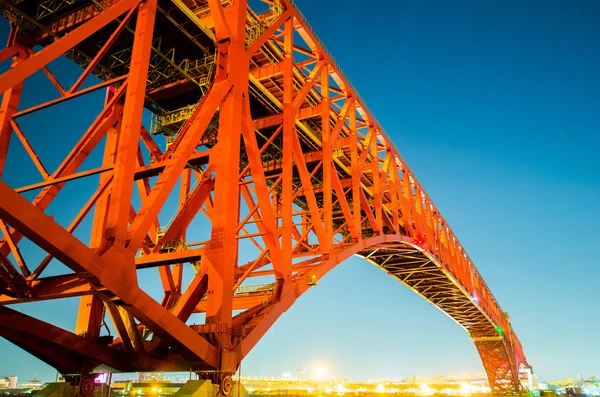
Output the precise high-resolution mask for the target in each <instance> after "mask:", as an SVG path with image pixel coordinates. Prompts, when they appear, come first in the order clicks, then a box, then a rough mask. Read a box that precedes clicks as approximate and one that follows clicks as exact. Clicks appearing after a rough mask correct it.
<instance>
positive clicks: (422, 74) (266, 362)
mask: <svg viewBox="0 0 600 397" xmlns="http://www.w3.org/2000/svg"><path fill="white" fill-rule="evenodd" d="M298 3H299V6H300V7H301V10H302V12H303V13H304V15H305V16H306V17H307V19H308V20H309V21H310V23H311V25H312V26H313V28H314V29H315V30H316V32H317V33H318V34H319V35H320V37H321V39H322V40H323V41H324V43H325V44H326V46H327V47H328V49H329V50H330V51H331V53H332V54H333V56H334V58H335V59H336V60H337V62H338V64H339V65H340V66H341V67H342V69H343V70H344V72H345V73H346V74H347V75H348V77H349V78H350V80H351V81H352V83H353V84H354V86H355V87H356V88H357V89H358V91H359V92H360V94H361V96H362V97H363V99H364V100H365V101H366V102H367V104H368V106H369V108H370V109H371V110H372V111H373V113H374V114H375V115H376V117H377V118H378V120H379V122H380V123H381V125H382V126H383V127H384V129H385V130H386V132H387V133H388V135H389V136H390V137H391V138H392V139H393V141H394V142H395V144H396V146H397V148H398V149H399V150H400V152H401V153H402V155H403V156H404V157H405V159H406V160H407V161H408V162H409V164H410V165H411V167H412V169H413V170H414V171H415V173H416V174H417V177H418V178H419V179H420V181H421V182H422V184H423V185H424V186H425V188H426V189H427V191H428V193H429V194H430V196H431V197H432V198H433V200H434V201H435V203H436V204H437V206H438V207H439V209H440V210H441V211H442V213H443V214H444V216H445V218H446V219H447V220H448V221H449V223H450V225H451V226H452V227H453V229H454V231H455V232H456V233H457V235H458V237H459V238H460V240H461V242H462V243H463V245H464V246H465V247H466V249H467V251H468V252H469V254H470V256H471V258H472V259H473V260H474V261H475V264H476V265H477V267H478V269H479V270H480V272H481V273H482V275H483V276H484V278H485V280H486V282H487V283H488V285H489V286H490V288H491V290H492V291H493V293H494V294H495V296H496V298H497V299H498V301H499V302H500V304H501V306H502V307H503V309H504V310H505V311H507V312H509V313H510V315H511V316H512V318H513V326H514V328H515V331H516V332H517V334H518V336H519V337H520V339H521V342H522V343H523V346H524V349H525V353H526V355H527V358H528V360H529V362H530V363H531V364H532V365H533V366H534V370H535V371H536V372H538V373H539V375H540V378H542V379H547V380H552V379H559V378H564V377H567V376H573V377H574V376H576V375H577V374H582V375H583V376H587V375H589V374H591V373H595V374H596V376H599V375H600V361H598V357H600V338H598V332H599V331H598V330H599V329H600V316H599V313H600V288H598V282H599V276H600V260H599V259H598V255H597V252H596V251H597V250H596V248H597V247H599V244H600V243H599V242H598V241H599V238H600V233H599V232H598V231H599V230H600V209H599V207H598V203H600V159H599V154H598V148H599V147H600V137H599V133H600V73H599V71H600V24H599V21H600V4H598V3H597V2H595V1H568V2H567V1H550V2H539V1H514V0H510V1H503V2H500V1H457V2H451V1H430V2H422V1H393V2H392V1H389V2H377V3H369V2H366V3H365V2H364V1H357V0H348V1H344V2H339V1H316V0H304V1H298ZM342 4H343V5H342ZM0 33H1V35H0V41H3V42H4V41H5V37H6V34H7V24H6V23H5V22H4V21H3V22H2V24H0ZM56 64H57V65H60V68H59V67H56V68H55V69H53V70H56V71H57V74H59V76H62V77H64V78H66V79H67V80H69V79H72V77H71V75H69V70H73V69H69V68H68V66H67V65H66V64H65V63H64V62H63V63H61V62H57V63H56ZM29 88H30V92H31V91H32V90H37V91H38V95H50V96H53V95H54V93H53V92H51V87H50V86H49V85H48V84H47V83H43V82H42V79H41V78H40V79H39V86H37V87H35V88H32V87H29ZM92 99H93V100H95V102H94V104H95V105H94V106H97V105H98V100H101V96H100V97H98V96H97V97H95V98H91V99H86V100H89V101H92ZM90 103H91V102H90ZM78 106H79V107H77V108H70V109H68V108H65V109H66V110H64V111H70V112H71V114H72V116H73V118H72V123H73V127H72V128H73V130H75V129H76V127H77V126H78V125H79V124H81V125H84V124H85V123H86V122H89V121H90V120H89V119H90V117H91V115H93V113H94V112H95V111H96V110H97V107H96V108H92V107H90V109H91V110H89V111H88V110H87V108H86V107H85V106H80V105H78ZM90 106H91V105H90ZM75 110H76V111H77V113H73V112H74V111H75ZM36 117H37V116H36ZM40 117H42V116H40ZM24 123H25V121H24ZM26 124H27V125H28V130H27V131H31V132H30V133H31V134H32V138H30V139H31V140H32V144H34V145H37V146H36V148H39V150H40V151H41V153H40V156H42V157H44V158H45V159H47V161H48V162H50V163H52V162H53V160H52V152H53V151H56V150H59V149H58V146H59V145H61V141H67V142H72V140H73V138H72V135H73V134H70V130H68V131H65V130H63V129H61V128H59V127H53V126H52V125H51V124H49V123H48V124H44V130H43V131H40V128H41V127H40V119H37V120H36V119H34V118H32V119H31V120H27V123H26ZM36 126H37V130H36ZM36 131H37V132H36ZM50 137H51V138H50ZM13 146H15V145H13ZM13 149H14V150H18V148H16V149H15V148H14V147H12V148H11V150H13ZM61 153H62V152H61ZM13 156H14V157H13V158H16V156H17V155H16V154H15V155H13ZM55 161H56V160H54V162H55ZM13 164H16V163H13ZM23 167H24V168H23V171H22V175H21V176H22V177H23V178H26V177H27V175H29V173H31V172H34V171H35V170H34V169H33V167H30V166H29V165H23ZM49 168H52V167H49ZM12 182H13V183H14V182H15V181H14V180H13V181H12ZM61 211H62V212H68V211H69V209H68V208H65V209H63V210H61ZM61 211H59V212H61ZM74 211H75V210H74ZM73 215H74V213H71V214H70V216H73ZM82 238H83V237H82ZM153 288H154V287H149V290H150V291H151V292H152V291H153ZM76 303H77V302H76V301H75V300H68V301H65V302H50V303H38V304H32V305H27V306H21V307H19V309H20V310H24V311H26V312H28V313H34V314H35V315H37V316H39V317H41V318H43V319H46V320H48V321H51V322H53V323H55V324H57V325H60V326H63V327H65V328H69V329H70V328H72V327H73V325H74V309H75V307H76ZM0 357H1V359H0V375H4V374H9V373H14V374H17V375H19V377H20V378H21V380H24V379H27V378H30V377H31V376H33V375H34V373H36V374H37V375H38V376H40V377H41V378H42V379H44V380H50V379H52V378H53V377H54V371H53V370H52V369H50V368H49V367H47V366H46V365H44V364H42V363H40V362H39V361H38V360H36V359H35V358H33V357H31V356H29V355H28V354H26V353H23V352H21V351H20V350H19V349H18V348H16V347H14V346H12V345H11V344H10V343H8V342H6V341H5V340H0ZM7 358H8V360H7ZM298 367H302V368H307V369H308V371H309V375H314V370H315V368H317V367H324V368H325V369H326V371H327V373H328V374H329V375H332V376H346V377H348V378H350V379H352V380H369V379H371V380H376V379H381V378H398V379H399V378H404V377H406V376H411V375H413V374H417V375H423V376H425V375H430V376H435V375H438V374H439V375H448V374H454V375H456V376H461V375H462V374H463V373H469V374H471V376H473V375H474V374H475V372H477V371H481V370H482V367H481V364H480V361H479V358H478V356H477V353H476V350H475V348H474V347H473V346H472V344H471V342H469V340H468V337H467V334H466V332H464V331H463V330H462V329H461V328H460V327H458V326H457V325H456V324H454V323H453V322H452V321H451V320H450V319H449V318H447V317H446V316H445V315H443V314H442V313H441V312H440V311H438V310H437V309H435V308H434V307H433V306H431V305H429V304H428V303H427V302H425V301H424V300H423V299H421V298H420V297H418V296H416V295H415V294H414V293H412V292H411V291H409V290H408V289H407V288H405V287H403V286H402V285H401V284H399V283H397V282H395V281H394V280H393V279H392V278H390V277H388V276H386V275H385V274H384V273H383V272H381V271H379V270H378V269H376V268H375V267H373V266H371V265H369V264H367V263H366V262H362V261H360V260H359V259H351V260H348V261H347V262H346V263H343V264H342V265H340V266H338V267H337V268H336V269H334V270H333V271H332V272H331V273H330V274H328V275H327V276H326V277H325V278H324V279H323V280H322V281H321V282H320V283H319V286H318V287H316V288H314V289H312V290H311V291H309V292H308V293H307V294H306V295H305V296H303V297H301V298H300V299H299V301H298V302H297V304H296V305H294V306H293V307H292V308H291V309H290V310H289V311H288V312H287V313H286V314H285V315H284V316H283V317H282V318H281V319H280V320H279V321H278V322H277V323H276V324H275V326H274V327H273V328H272V329H271V331H270V332H269V333H268V334H267V335H266V337H265V338H264V339H263V340H262V341H261V342H260V343H259V344H258V346H257V347H256V348H255V350H254V351H253V352H252V353H251V354H250V355H249V357H248V358H247V359H246V360H245V361H244V363H243V366H242V372H243V374H244V375H268V376H271V375H272V376H277V375H280V374H281V373H283V372H294V371H295V369H296V368H298Z"/></svg>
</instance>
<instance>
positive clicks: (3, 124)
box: [0, 25, 29, 177]
mask: <svg viewBox="0 0 600 397" xmlns="http://www.w3.org/2000/svg"><path fill="white" fill-rule="evenodd" d="M17 37H18V28H17V27H16V26H14V25H13V26H12V27H11V29H10V33H9V35H8V41H7V43H6V47H7V48H8V47H10V46H12V45H15V44H17V41H18V40H17ZM28 57H29V53H28V52H27V51H25V49H24V48H23V49H22V50H21V51H19V53H18V54H17V55H15V56H14V57H13V59H12V63H11V65H10V68H11V69H14V68H16V67H17V66H18V65H20V64H21V62H23V61H24V60H25V59H27V58H28ZM22 91H23V81H21V82H19V83H17V84H15V85H13V86H12V87H11V88H9V89H8V90H6V91H5V92H4V95H3V96H2V104H1V105H0V177H2V171H3V170H4V164H5V163H6V156H7V154H8V146H9V145H10V138H11V136H12V126H11V124H10V121H11V120H12V117H13V115H14V114H15V113H16V112H17V109H18V107H19V101H20V100H21V92H22Z"/></svg>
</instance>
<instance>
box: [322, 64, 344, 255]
mask: <svg viewBox="0 0 600 397" xmlns="http://www.w3.org/2000/svg"><path fill="white" fill-rule="evenodd" d="M321 96H322V98H321V130H322V136H323V140H322V144H323V214H322V215H323V218H324V219H323V220H324V222H325V241H323V242H322V243H321V245H323V246H324V247H322V252H324V253H325V252H329V251H331V245H332V237H333V233H332V229H333V219H332V218H333V214H332V212H333V208H332V207H333V205H332V197H331V174H332V168H333V156H332V148H331V124H330V122H329V65H328V64H325V65H324V66H323V71H322V72H321ZM346 100H347V101H349V100H350V99H346Z"/></svg>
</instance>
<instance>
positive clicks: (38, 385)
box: [20, 376, 44, 390]
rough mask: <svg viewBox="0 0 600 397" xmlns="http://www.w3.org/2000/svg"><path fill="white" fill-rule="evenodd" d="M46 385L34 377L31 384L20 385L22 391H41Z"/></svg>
mask: <svg viewBox="0 0 600 397" xmlns="http://www.w3.org/2000/svg"><path fill="white" fill-rule="evenodd" d="M43 386H44V385H43V384H42V382H40V380H39V379H38V378H37V377H35V376H34V377H33V379H31V380H30V381H29V382H27V383H23V384H21V385H20V387H21V388H22V389H33V390H40V389H41V388H42V387H43Z"/></svg>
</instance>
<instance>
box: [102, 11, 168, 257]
mask: <svg viewBox="0 0 600 397" xmlns="http://www.w3.org/2000/svg"><path fill="white" fill-rule="evenodd" d="M156 2H157V0H147V1H145V2H143V3H141V4H140V5H139V6H138V15H137V22H136V27H135V37H134V40H133V50H132V54H131V68H130V70H129V75H128V76H127V84H128V86H127V92H126V94H125V107H124V110H123V125H122V128H121V133H120V134H119V142H118V145H117V155H116V157H115V168H114V178H115V179H114V181H113V187H112V195H111V200H110V203H109V208H108V220H107V227H108V230H107V232H108V235H109V236H110V237H111V238H113V239H114V244H115V245H116V246H119V247H123V248H124V247H125V245H126V240H127V225H128V220H129V210H130V207H131V195H132V190H133V174H134V172H135V168H136V164H137V149H138V139H139V132H140V128H141V126H142V112H143V110H144V100H145V95H146V79H147V76H148V66H149V63H150V52H151V48H152V34H153V31H154V18H155V15H156Z"/></svg>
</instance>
